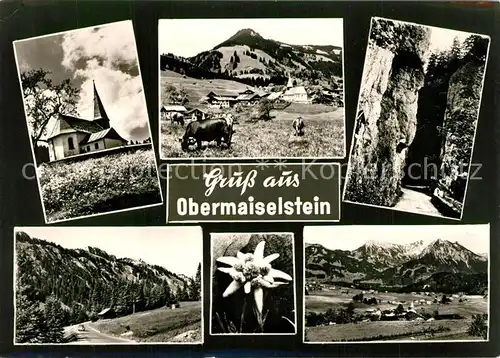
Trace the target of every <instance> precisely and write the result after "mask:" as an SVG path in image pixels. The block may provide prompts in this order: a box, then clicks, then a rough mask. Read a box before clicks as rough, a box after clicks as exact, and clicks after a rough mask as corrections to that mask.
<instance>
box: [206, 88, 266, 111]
mask: <svg viewBox="0 0 500 358" xmlns="http://www.w3.org/2000/svg"><path fill="white" fill-rule="evenodd" d="M265 96H267V93H257V92H255V91H253V90H251V89H250V88H247V89H246V90H244V91H241V92H239V93H237V94H234V93H215V92H213V91H210V92H209V93H208V94H207V95H206V96H205V97H204V98H203V100H204V101H206V102H207V103H208V105H209V107H210V108H219V109H220V108H231V107H234V106H235V105H236V104H237V103H239V104H242V105H245V106H250V105H254V104H256V103H257V102H258V101H259V100H260V99H261V98H263V97H265Z"/></svg>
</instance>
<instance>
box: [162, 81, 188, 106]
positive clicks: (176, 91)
mask: <svg viewBox="0 0 500 358" xmlns="http://www.w3.org/2000/svg"><path fill="white" fill-rule="evenodd" d="M163 94H164V98H166V100H167V102H168V103H170V104H180V105H184V104H186V103H188V102H189V99H188V96H187V92H186V90H185V89H184V88H183V87H179V88H177V87H176V86H174V85H173V84H167V85H166V86H165V88H164V89H163Z"/></svg>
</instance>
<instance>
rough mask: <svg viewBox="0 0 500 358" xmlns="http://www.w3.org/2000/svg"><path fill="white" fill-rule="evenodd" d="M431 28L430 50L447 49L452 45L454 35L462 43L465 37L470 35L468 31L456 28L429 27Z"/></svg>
mask: <svg viewBox="0 0 500 358" xmlns="http://www.w3.org/2000/svg"><path fill="white" fill-rule="evenodd" d="M430 29H431V39H430V42H431V50H432V51H436V50H439V51H443V50H449V49H450V48H451V46H452V45H453V40H454V39H455V37H457V38H458V40H459V41H460V43H463V42H464V41H465V39H466V38H467V37H469V36H470V35H472V34H471V33H469V32H462V31H456V30H449V29H442V28H439V27H430Z"/></svg>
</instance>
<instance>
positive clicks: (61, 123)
mask: <svg viewBox="0 0 500 358" xmlns="http://www.w3.org/2000/svg"><path fill="white" fill-rule="evenodd" d="M103 129H104V128H103V127H102V126H101V125H99V124H98V123H97V122H94V121H88V120H86V119H82V118H77V117H73V116H68V115H66V114H59V117H58V118H57V120H56V123H55V125H54V127H53V128H52V131H51V133H50V134H49V135H48V136H47V139H51V138H54V137H57V136H58V135H60V134H64V133H71V132H83V133H95V132H99V131H102V130H103Z"/></svg>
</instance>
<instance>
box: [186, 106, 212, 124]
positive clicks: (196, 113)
mask: <svg viewBox="0 0 500 358" xmlns="http://www.w3.org/2000/svg"><path fill="white" fill-rule="evenodd" d="M185 116H186V117H187V118H186V119H188V120H191V121H199V120H204V119H207V118H208V113H206V112H203V111H202V110H201V109H198V108H193V109H190V110H188V111H186V112H185Z"/></svg>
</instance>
